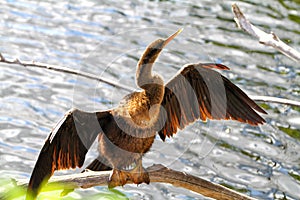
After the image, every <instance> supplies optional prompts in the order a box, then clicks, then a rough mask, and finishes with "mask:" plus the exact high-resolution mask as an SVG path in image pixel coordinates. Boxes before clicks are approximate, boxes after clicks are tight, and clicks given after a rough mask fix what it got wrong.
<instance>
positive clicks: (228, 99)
mask: <svg viewBox="0 0 300 200" xmlns="http://www.w3.org/2000/svg"><path fill="white" fill-rule="evenodd" d="M211 68H216V69H222V70H224V69H229V68H228V67H226V66H224V65H221V64H212V63H208V64H190V65H187V66H186V67H185V68H183V70H182V71H181V72H180V73H179V74H177V75H176V76H175V77H174V78H173V79H172V80H171V81H169V82H168V83H167V84H166V86H165V94H164V98H163V101H162V107H161V110H160V118H159V120H158V126H159V127H158V130H160V131H159V135H160V137H161V139H162V140H165V138H166V136H168V137H170V136H172V135H173V134H175V133H176V132H177V129H178V128H179V129H183V128H184V127H185V126H186V125H188V124H189V123H191V122H194V121H195V120H197V119H201V120H203V121H205V120H206V119H207V118H208V119H218V120H220V119H225V120H228V119H232V120H237V121H240V122H245V123H249V124H251V125H258V124H262V123H264V122H265V120H264V119H263V118H262V117H261V116H260V115H259V114H257V113H256V111H258V112H261V113H265V114H266V112H265V111H264V110H263V109H262V108H261V107H259V106H258V105H257V104H256V103H255V102H254V101H253V100H252V99H250V98H249V97H248V96H247V95H246V94H245V93H244V92H243V91H242V90H241V89H240V88H238V87H237V86H236V85H234V84H233V83H232V82H230V81H229V80H228V79H227V78H226V77H224V76H222V75H221V74H220V73H218V72H217V71H215V70H212V69H211ZM255 110H256V111H255Z"/></svg>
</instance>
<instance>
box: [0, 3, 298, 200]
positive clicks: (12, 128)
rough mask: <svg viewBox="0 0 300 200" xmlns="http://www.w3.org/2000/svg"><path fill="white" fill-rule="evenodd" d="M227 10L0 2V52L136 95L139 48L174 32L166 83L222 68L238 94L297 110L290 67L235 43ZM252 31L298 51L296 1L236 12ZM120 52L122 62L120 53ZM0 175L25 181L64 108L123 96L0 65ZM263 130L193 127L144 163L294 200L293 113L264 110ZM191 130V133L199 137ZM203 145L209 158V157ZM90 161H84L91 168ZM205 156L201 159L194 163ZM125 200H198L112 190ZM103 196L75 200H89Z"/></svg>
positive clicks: (238, 37)
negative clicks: (190, 72)
mask: <svg viewBox="0 0 300 200" xmlns="http://www.w3.org/2000/svg"><path fill="white" fill-rule="evenodd" d="M231 3H232V2H231V1H219V2H215V1H201V2H199V1H130V2H123V3H119V2H116V1H106V2H105V3H101V4H100V3H97V2H96V1H88V0H86V1H67V2H56V1H52V0H48V1H28V2H22V1H18V0H14V1H6V2H3V3H1V4H0V8H1V10H2V16H3V17H2V18H1V19H0V20H1V23H0V30H1V37H0V44H1V45H0V52H1V53H3V55H4V56H6V57H8V58H16V57H17V58H20V59H23V60H36V61H40V62H45V63H49V64H57V65H62V66H66V67H70V68H72V69H77V70H81V71H85V72H89V73H93V74H99V76H103V77H105V78H109V79H111V80H115V81H118V82H120V83H122V84H124V85H128V86H131V87H134V86H135V81H134V70H135V65H136V61H137V58H138V57H139V55H140V54H141V52H142V50H143V48H144V47H145V46H146V45H147V44H148V43H149V42H151V41H152V40H154V39H156V38H157V37H165V36H166V35H168V34H169V33H171V32H174V30H177V29H178V28H181V27H184V28H185V29H184V32H182V34H181V35H180V37H178V38H176V40H175V41H174V42H173V43H172V44H170V46H168V48H167V50H166V51H164V53H163V54H162V56H161V57H160V61H159V63H158V65H157V66H155V70H156V71H158V72H159V73H160V74H163V75H164V78H165V81H167V80H168V79H169V78H171V77H172V76H173V75H174V74H175V73H176V72H177V70H178V69H179V68H180V66H182V65H184V64H186V63H188V62H199V61H201V62H214V61H215V62H220V61H221V62H222V63H224V64H226V65H228V66H229V67H230V68H231V71H228V72H223V73H224V74H225V75H226V76H227V77H229V78H230V79H231V80H232V81H234V82H235V83H236V84H238V85H239V86H241V87H242V88H243V89H244V90H245V91H246V92H247V93H248V94H253V95H254V94H255V95H270V96H277V97H285V98H289V99H293V100H299V94H300V92H299V91H300V89H299V88H300V79H299V78H297V77H299V75H300V73H299V65H297V64H296V63H294V62H293V61H291V60H289V59H288V58H286V57H285V56H283V55H281V54H279V53H278V52H276V51H275V50H273V49H271V48H267V47H265V46H263V45H259V44H258V43H257V42H256V41H254V40H253V39H252V38H250V37H249V36H248V35H246V34H244V33H243V32H241V31H239V30H238V29H237V28H236V26H235V24H234V22H233V20H232V17H233V15H232V13H231V8H230V5H231ZM238 4H239V5H240V7H241V9H242V10H244V11H245V14H246V15H247V16H249V18H250V19H251V20H252V21H253V23H255V24H256V25H258V26H260V27H262V28H263V29H264V30H266V31H270V30H272V31H274V32H276V33H277V35H278V36H280V37H281V38H282V39H283V40H284V41H287V42H288V43H289V44H290V45H291V46H294V47H296V48H298V49H299V44H300V37H299V30H300V24H299V17H298V16H299V10H300V4H299V2H298V1H296V0H295V1H283V0H280V1H279V0H278V1H271V0H268V1H264V2H261V1H251V2H249V1H240V2H238ZM124 52H125V53H124ZM0 70H1V74H0V81H1V83H0V88H1V90H0V94H1V99H0V106H1V110H0V116H1V117H0V127H1V132H0V134H1V137H0V158H1V159H0V166H1V171H0V174H1V175H7V174H9V175H11V176H12V177H29V176H30V173H31V170H32V168H33V165H34V163H35V160H36V157H37V155H38V152H39V150H40V148H41V146H42V144H43V142H44V140H45V138H46V136H47V135H48V133H49V130H51V128H52V127H53V125H54V124H55V123H56V122H57V121H58V119H59V118H60V117H61V116H62V115H63V114H64V112H65V111H67V110H69V109H70V108H71V107H72V106H76V107H79V108H84V109H86V110H96V109H106V108H109V107H111V106H114V105H116V103H118V101H119V100H120V98H121V97H122V96H123V95H125V94H126V92H125V91H121V90H117V89H115V88H112V87H111V86H107V85H106V84H103V83H99V82H93V81H90V80H86V79H82V78H78V77H76V76H71V75H67V74H61V73H57V72H52V71H47V70H41V69H27V68H23V67H21V66H17V65H5V64H1V69H0ZM266 109H267V111H268V113H269V115H268V116H266V117H267V122H268V125H265V126H261V127H258V128H257V127H250V126H247V125H243V124H240V123H236V122H225V123H224V128H223V129H224V132H222V133H218V132H209V130H208V129H207V127H205V125H204V124H201V123H200V124H196V125H193V126H191V127H190V128H188V129H187V130H185V131H182V132H180V133H179V134H177V135H176V137H175V138H174V139H172V140H168V142H167V143H166V144H162V142H161V141H160V140H157V141H156V143H155V144H154V146H153V148H152V151H151V152H149V154H148V155H147V156H146V157H145V163H146V164H147V165H151V164H152V163H157V162H160V163H162V164H165V165H168V166H169V167H171V168H173V169H177V170H183V171H186V172H188V173H191V174H193V175H196V176H201V177H203V178H206V179H209V180H211V181H214V182H217V183H220V184H223V185H226V186H229V187H232V188H234V189H236V190H239V191H241V192H244V193H246V194H248V195H251V196H253V197H256V198H262V199H273V198H281V197H283V196H284V195H286V196H288V198H290V199H298V198H299V192H298V191H299V180H300V178H299V174H300V171H299V160H300V156H299V152H300V151H299V133H300V124H299V122H298V121H299V120H298V118H299V117H298V116H299V112H300V110H299V108H296V107H289V106H283V105H277V104H267V107H266ZM199 127H200V128H201V129H200V130H199ZM203 141H205V145H210V146H213V149H212V151H210V152H209V153H208V154H207V153H206V152H205V151H204V150H205V147H204V146H203V145H204V143H203ZM95 155H96V153H95V152H90V154H89V155H88V158H87V159H90V158H91V157H94V156H95ZM203 155H206V156H203ZM118 189H119V190H121V191H123V192H124V193H125V194H126V195H127V196H128V197H129V198H130V199H141V198H145V199H170V198H176V199H201V198H202V197H200V196H199V195H198V194H194V193H192V192H189V191H186V190H184V189H178V188H174V187H171V186H168V185H163V184H151V185H149V186H146V185H141V186H139V187H136V186H125V187H124V188H118ZM101 190H105V189H103V188H101V187H100V188H99V187H96V188H92V189H87V190H77V191H76V192H75V193H74V194H79V195H82V196H85V195H86V193H90V194H96V193H98V192H99V191H101Z"/></svg>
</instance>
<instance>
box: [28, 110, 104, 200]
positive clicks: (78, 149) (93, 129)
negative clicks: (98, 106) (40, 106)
mask: <svg viewBox="0 0 300 200" xmlns="http://www.w3.org/2000/svg"><path fill="white" fill-rule="evenodd" d="M108 115H110V113H109V112H108V111H107V112H97V113H87V112H83V111H80V110H76V109H73V110H71V111H69V112H68V113H66V114H65V116H64V117H63V118H62V119H61V121H60V122H59V123H58V124H57V125H56V127H55V128H54V129H53V130H52V132H51V133H50V135H49V137H48V138H47V140H46V142H45V144H44V146H43V148H42V150H41V152H40V155H39V157H38V160H37V162H36V164H35V167H34V169H33V172H32V175H31V178H30V181H29V185H28V192H27V197H26V199H34V198H35V197H36V195H37V194H38V190H39V189H40V186H41V184H42V183H43V181H47V180H48V179H49V178H50V176H51V175H52V174H53V173H54V171H55V170H60V169H69V168H75V167H81V166H82V165H83V162H84V159H85V155H86V153H87V151H88V149H89V148H90V147H91V145H92V144H93V142H94V141H95V139H96V137H97V135H98V134H99V133H101V132H102V130H101V127H102V125H103V124H104V123H105V120H106V116H108Z"/></svg>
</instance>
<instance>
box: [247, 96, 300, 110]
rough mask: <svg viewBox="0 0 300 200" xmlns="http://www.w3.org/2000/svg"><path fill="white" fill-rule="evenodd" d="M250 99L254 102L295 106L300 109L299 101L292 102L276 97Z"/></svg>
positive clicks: (252, 97)
mask: <svg viewBox="0 0 300 200" xmlns="http://www.w3.org/2000/svg"><path fill="white" fill-rule="evenodd" d="M250 98H251V99H253V100H254V101H263V102H268V103H279V104H285V105H289V106H297V107H300V102H299V101H293V100H289V99H283V98H278V97H268V96H250Z"/></svg>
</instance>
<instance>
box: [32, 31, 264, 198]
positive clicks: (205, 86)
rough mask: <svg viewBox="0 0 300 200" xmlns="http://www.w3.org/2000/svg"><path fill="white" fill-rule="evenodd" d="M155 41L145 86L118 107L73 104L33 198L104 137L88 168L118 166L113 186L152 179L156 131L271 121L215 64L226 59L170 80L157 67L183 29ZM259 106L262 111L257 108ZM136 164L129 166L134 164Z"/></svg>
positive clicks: (36, 175) (41, 162) (143, 64)
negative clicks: (146, 159) (211, 122)
mask: <svg viewBox="0 0 300 200" xmlns="http://www.w3.org/2000/svg"><path fill="white" fill-rule="evenodd" d="M180 32H181V29H180V30H178V31H177V32H176V33H174V34H173V35H171V36H170V37H168V38H167V39H165V40H164V39H158V40H155V41H154V42H152V43H151V44H150V45H149V46H148V47H147V48H146V50H145V51H144V53H143V55H142V57H141V58H140V60H139V62H138V64H137V70H136V82H137V85H138V87H140V88H141V89H142V90H141V91H140V92H133V93H131V94H129V95H127V96H125V97H124V99H123V100H122V101H121V102H120V104H119V106H118V107H117V108H114V109H111V110H107V111H100V112H84V111H81V110H78V109H72V110H70V111H69V112H67V113H66V114H65V116H64V117H63V119H62V120H61V121H60V122H59V123H58V124H57V125H56V127H55V128H54V129H53V130H52V132H51V133H50V135H49V137H48V138H47V140H46V142H45V144H44V146H43V148H42V149H41V152H40V155H39V157H38V160H37V162H36V165H35V167H34V170H33V172H32V175H31V178H30V182H29V186H28V192H27V199H34V198H35V197H36V196H37V194H38V192H39V189H40V187H41V185H42V182H43V183H45V182H46V181H47V180H48V179H49V178H50V176H51V175H52V174H53V173H54V171H55V170H60V169H69V168H75V167H81V166H82V165H83V163H84V160H85V155H86V153H87V151H88V149H89V148H90V146H91V145H92V143H93V142H94V140H95V139H96V137H97V136H98V143H99V146H98V150H99V156H98V158H97V159H95V160H94V161H93V162H92V163H91V164H90V165H89V166H88V167H87V168H88V169H90V170H95V171H100V170H107V169H112V170H113V171H112V174H111V176H110V179H109V180H108V186H109V187H115V186H121V185H124V184H126V182H127V180H129V179H130V180H132V181H133V182H134V183H136V184H140V183H143V182H145V183H149V182H150V180H149V176H148V173H147V172H146V170H145V169H144V168H143V166H142V156H143V155H144V154H145V153H146V152H147V151H149V149H150V148H151V146H152V143H153V142H154V138H155V135H156V133H158V134H159V136H160V138H161V139H162V140H163V141H164V140H165V138H166V137H170V136H172V135H173V134H175V133H176V132H177V130H178V129H183V128H184V127H185V126H187V125H188V124H190V123H192V122H194V121H195V120H197V119H201V120H203V121H205V120H206V119H218V120H221V119H225V120H227V119H232V120H237V121H240V122H245V123H248V124H251V125H258V124H263V123H264V122H265V120H264V119H263V118H262V117H261V116H260V115H259V114H257V113H256V111H258V112H261V113H265V114H266V112H265V111H264V110H263V109H262V108H260V107H259V106H258V105H257V104H256V103H255V102H254V101H253V100H251V99H250V98H249V97H248V96H247V95H246V94H245V93H244V92H243V91H242V90H241V89H239V88H238V87H237V86H236V85H234V84H233V83H232V82H230V81H229V80H228V79H227V78H225V77H224V76H222V75H221V74H220V73H218V72H217V71H215V70H212V68H216V69H221V70H226V69H229V68H227V67H226V66H224V65H221V64H213V63H209V64H201V63H199V64H188V65H186V66H184V67H183V68H182V69H181V71H179V73H178V74H177V75H176V76H175V77H174V78H173V79H171V80H170V81H169V82H168V83H167V84H166V85H164V82H163V79H162V78H161V77H160V76H159V75H157V74H155V73H153V72H152V67H153V64H154V62H155V60H156V59H157V57H158V56H159V54H160V52H161V51H162V49H163V48H164V47H165V46H166V45H167V44H168V43H169V42H170V41H171V40H172V39H173V38H174V37H175V36H176V35H178V34H179V33H180ZM255 110H256V111H255ZM133 165H135V167H134V168H133V169H131V170H128V167H129V166H133Z"/></svg>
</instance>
